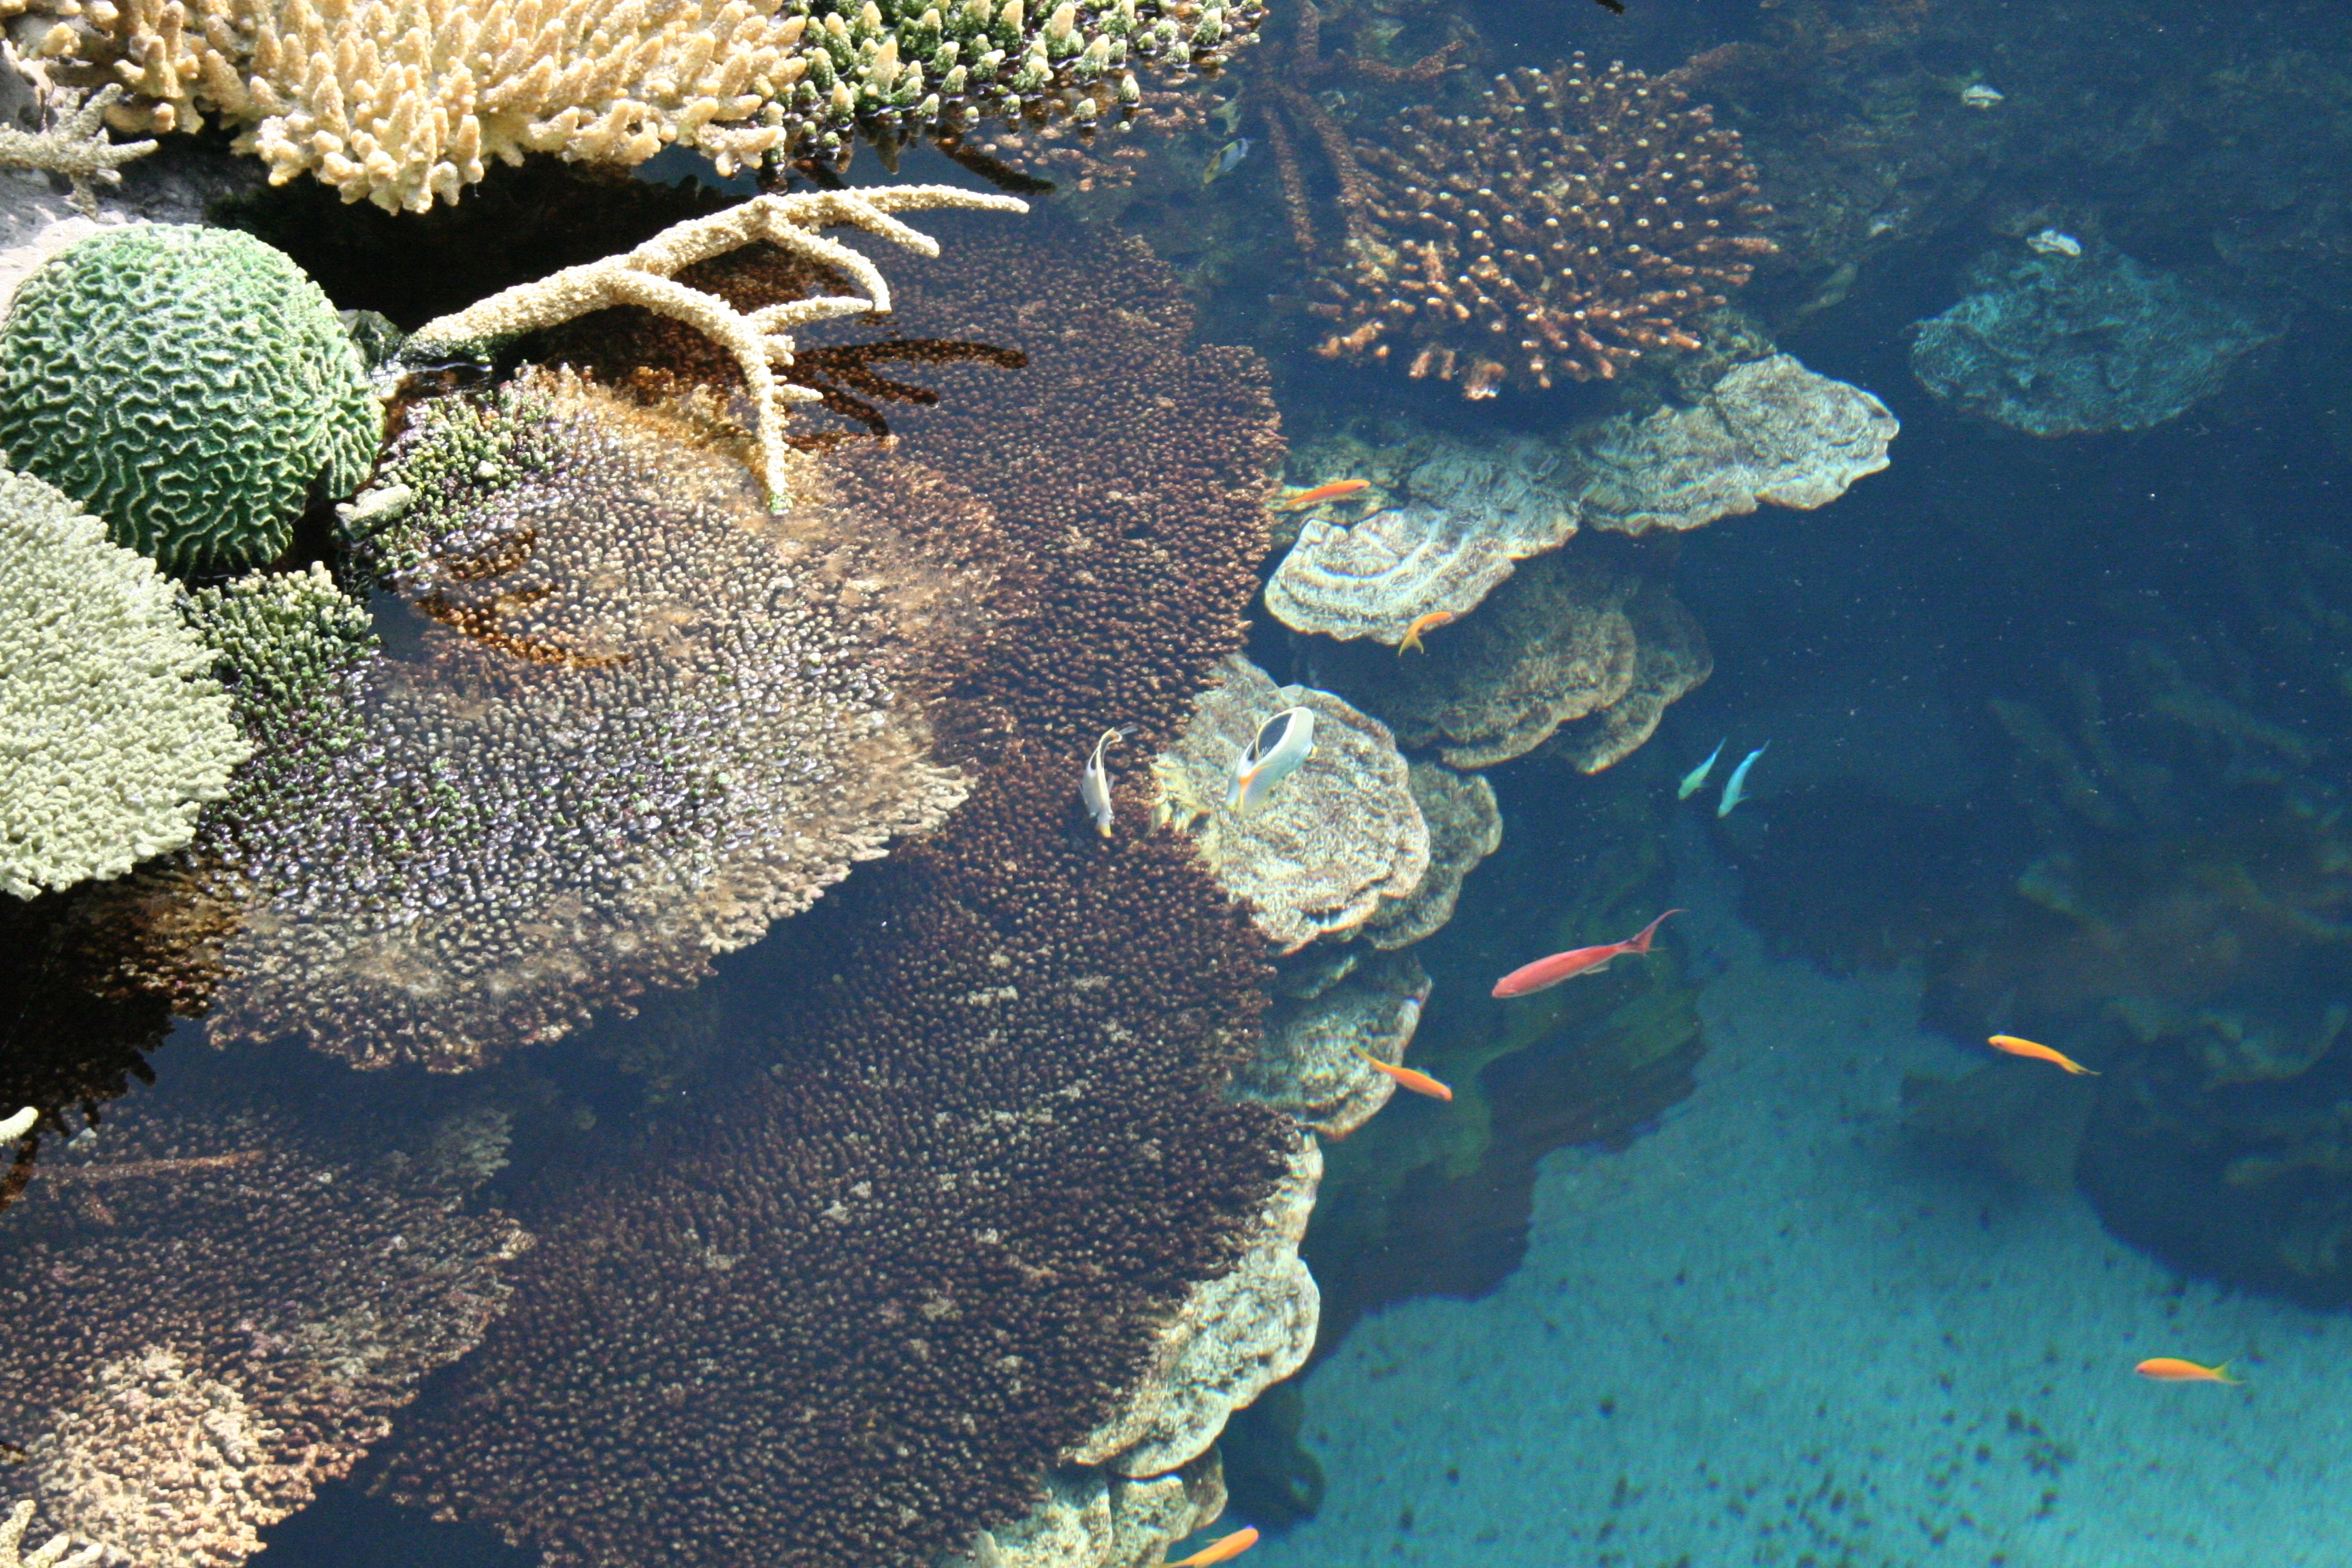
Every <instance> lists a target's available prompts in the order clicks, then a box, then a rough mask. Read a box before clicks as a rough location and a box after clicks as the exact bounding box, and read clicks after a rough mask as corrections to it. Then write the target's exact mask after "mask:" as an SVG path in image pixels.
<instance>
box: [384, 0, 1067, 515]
mask: <svg viewBox="0 0 2352 1568" xmlns="http://www.w3.org/2000/svg"><path fill="white" fill-rule="evenodd" d="M1010 3H1011V4H1013V5H1018V4H1019V0H1010ZM941 207H966V208H980V209H984V210H987V211H992V212H1011V213H1025V212H1027V211H1028V210H1029V206H1028V204H1027V203H1025V202H1022V201H1018V200H1016V199H1014V198H1013V197H1011V196H1000V195H991V194H989V193H986V192H981V191H961V190H957V189H955V188H954V187H953V186H950V185H898V186H892V187H877V188H873V189H868V190H862V191H815V192H809V193H804V194H803V195H789V196H787V195H768V196H756V197H754V198H752V199H751V200H750V201H748V202H744V203H741V204H740V205H736V206H732V207H730V208H728V209H727V210H726V211H724V212H721V213H715V214H713V215H712V216H709V217H705V218H690V219H688V220H687V221H686V222H684V223H681V224H677V225H675V226H672V227H669V228H667V229H664V230H663V231H662V232H661V233H660V234H658V235H656V236H655V237H653V238H652V239H649V240H647V241H646V243H645V244H643V245H640V246H638V247H635V249H633V250H630V251H627V252H625V253H624V254H622V255H619V256H614V257H608V258H605V259H604V260H602V261H594V262H590V263H588V264H587V265H585V266H582V267H567V268H564V269H563V270H562V271H561V272H556V273H552V274H551V275H549V276H548V277H545V278H542V279H539V280H538V281H537V282H534V283H525V284H522V285H520V286H519V287H516V288H513V289H506V290H504V291H503V292H500V293H498V294H493V295H491V296H490V297H489V298H488V299H487V300H481V301H479V302H478V303H476V304H473V305H470V306H467V308H466V309H465V310H459V311H457V312H456V313H455V314H452V315H447V316H441V317H436V319H435V320H433V321H427V322H426V323H425V325H424V326H422V327H419V328H418V329H417V330H416V331H415V332H414V333H413V334H411V335H410V337H409V338H408V339H407V341H406V342H404V343H403V344H402V345H401V354H402V357H403V358H404V359H405V360H406V361H407V362H409V363H429V362H430V361H432V360H434V359H436V358H439V357H443V356H446V355H452V354H467V353H480V352H482V351H484V350H486V349H488V348H491V347H493V346H495V345H497V344H499V343H501V342H506V341H508V340H510V339H513V338H517V337H520V336H521V335H522V334H523V333H525V332H530V331H539V330H541V329H542V328H547V327H552V326H556V325H559V324H560V323H562V322H565V321H572V320H574V319H576V318H578V317H581V316H584V315H587V314H589V313H590V312H591V311H594V310H604V309H607V308H609V307H611V306H614V305H635V306H636V307H638V308H639V309H641V310H651V311H653V312H655V313H656V314H657V315H663V316H667V317H670V318H672V319H674V320H677V321H684V322H685V323H687V324H688V326H691V327H693V328H695V329H697V330H698V331H701V332H703V333H705V334H707V335H708V336H709V337H710V338H711V339H712V340H713V341H715V342H719V343H720V344H722V345H724V346H725V347H726V349H727V350H728V352H729V353H731V354H733V355H734V358H735V365H736V370H737V372H738V373H739V374H740V375H741V376H742V378H743V384H744V386H745V388H746V390H748V391H749V392H750V394H751V405H752V410H753V415H754V421H753V433H754V435H755V436H756V437H757V438H758V441H759V455H758V458H757V459H756V464H755V467H756V469H757V471H758V473H759V475H760V478H761V480H762V481H763V482H764V483H765V484H766V485H767V487H768V493H769V497H770V499H771V500H776V499H777V498H780V497H782V494H783V474H784V466H785V458H784V436H783V416H782V409H781V408H779V407H778V405H779V404H780V403H814V402H818V401H820V400H821V398H822V394H820V393H818V392H816V391H814V389H812V388H809V387H805V386H801V385H797V384H794V383H792V382H788V381H779V380H778V379H777V377H776V375H775V367H779V366H782V367H790V366H791V364H792V363H793V336H792V331H791V330H792V329H793V328H794V327H798V326H803V325H805V324H808V323H810V322H814V321H829V320H832V319H834V318H836V317H840V316H855V315H864V314H868V313H871V314H875V315H887V314H889V312H890V285H889V283H888V281H887V279H884V277H883V276H882V272H881V269H880V268H877V267H876V266H875V265H874V263H873V262H872V261H870V260H868V259H867V258H866V257H865V256H863V255H861V254H860V253H859V252H857V251H856V250H853V249H851V248H850V247H848V246H846V245H843V244H841V243H840V242H839V241H837V240H831V239H827V238H825V237H824V236H823V235H821V234H819V233H817V232H816V231H817V230H819V229H821V228H825V227H829V226H835V225H848V226H854V227H856V228H860V229H863V230H865V231H866V233H868V234H874V235H879V236H881V237H884V238H886V239H888V240H891V241H893V242H895V243H896V244H898V245H900V246H903V247H906V248H907V249H908V250H911V251H913V252H914V253H915V254H916V255H918V256H937V255H938V254H939V248H940V247H939V243H938V241H936V240H934V239H932V238H931V237H929V235H925V234H919V233H918V232H916V231H915V230H914V229H911V228H909V227H908V226H906V225H905V224H903V223H900V222H899V221H898V219H897V218H896V217H894V216H891V215H892V214H893V213H898V212H923V211H929V210H933V209H937V208H941ZM759 240H764V241H765V242H766V243H768V244H769V245H772V246H775V247H780V248H782V249H783V250H785V251H787V252H789V253H790V254H792V255H793V256H796V257H798V258H802V259H803V260H805V261H808V262H811V263H814V265H815V266H817V267H819V268H824V269H826V271H827V272H828V273H829V274H837V275H840V276H845V277H846V278H847V279H850V280H851V281H852V282H853V283H854V284H855V285H856V287H857V288H858V289H862V290H864V292H863V294H862V296H861V295H847V296H843V295H820V296H818V297H816V298H814V299H802V300H783V301H779V302H777V303H775V304H772V305H766V306H762V307H761V308H760V309H758V310H752V311H749V312H746V311H742V310H737V309H735V307H733V306H732V305H730V304H729V303H728V302H727V301H726V300H723V299H721V298H719V296H717V295H715V294H711V293H709V292H708V291H706V290H704V289H695V288H690V287H688V285H686V284H683V283H680V282H678V281H677V277H676V275H677V273H678V272H679V271H681V270H682V269H684V268H688V267H691V266H693V265H694V264H695V263H697V262H702V261H709V260H710V259H712V258H715V257H719V256H723V255H725V254H727V253H728V252H729V251H731V250H736V249H738V248H740V247H744V246H747V245H750V244H751V243H752V242H754V241H759Z"/></svg>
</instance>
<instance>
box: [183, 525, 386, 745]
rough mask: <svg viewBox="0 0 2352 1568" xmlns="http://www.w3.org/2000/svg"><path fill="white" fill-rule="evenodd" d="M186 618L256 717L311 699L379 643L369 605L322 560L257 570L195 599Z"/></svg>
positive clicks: (240, 705)
mask: <svg viewBox="0 0 2352 1568" xmlns="http://www.w3.org/2000/svg"><path fill="white" fill-rule="evenodd" d="M188 619H189V621H190V623H191V624H193V625H194V626H195V628H196V631H197V634H198V635H199V636H201V637H203V638H204V639H205V642H207V643H209V644H211V645H212V647H213V648H214V650H215V652H217V653H218V654H219V655H220V657H221V663H222V665H223V667H224V668H223V669H222V674H223V676H224V677H225V678H226V679H228V680H229V681H230V682H231V685H232V690H233V691H234V692H235V693H236V697H237V706H238V708H239V709H240V710H243V711H244V712H245V713H246V714H247V721H248V722H250V721H251V719H252V716H253V714H254V713H255V711H256V710H258V709H261V708H264V707H283V706H288V705H291V704H294V703H299V702H302V701H304V700H308V699H310V697H311V696H313V695H314V694H316V693H317V692H319V691H320V690H321V689H324V688H325V687H327V686H328V685H330V684H331V683H332V682H333V681H334V680H335V679H336V678H338V677H339V676H341V674H342V673H343V672H344V671H345V670H347V669H349V668H352V666H353V665H355V664H357V663H359V662H360V661H361V660H362V659H363V658H367V657H368V656H369V655H370V654H372V653H373V652H374V651H375V650H376V647H377V640H378V639H377V637H376V635H375V621H374V619H373V617H372V616H369V615H368V612H367V606H366V605H362V604H361V603H360V602H359V601H358V600H357V599H354V598H352V596H351V595H349V594H346V593H344V592H343V591H342V590H341V588H339V587H337V586H335V580H334V578H333V577H332V576H331V575H330V574H328V571H327V569H326V568H325V567H324V566H320V565H317V564H315V563H314V564H313V565H312V566H311V568H310V570H309V571H308V572H255V573H251V574H247V575H246V576H243V577H239V578H238V579H237V580H236V582H234V583H231V584H228V585H227V586H226V587H222V588H205V589H203V590H201V591H200V592H198V593H197V594H195V595H194V597H193V598H192V599H191V601H190V603H189V606H188Z"/></svg>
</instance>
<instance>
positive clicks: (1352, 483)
mask: <svg viewBox="0 0 2352 1568" xmlns="http://www.w3.org/2000/svg"><path fill="white" fill-rule="evenodd" d="M1371 486H1372V481H1371V480H1370V479H1333V480H1332V481H1331V482H1330V483H1329V484H1328V485H1317V486H1316V487H1315V488H1314V489H1311V490H1300V491H1299V492H1298V493H1297V495H1290V496H1285V497H1283V498H1282V499H1281V500H1278V501H1276V502H1275V503H1274V510H1276V511H1297V510H1298V509H1299V508H1300V507H1305V506H1313V505H1314V504H1315V503H1316V502H1317V501H1319V500H1339V498H1340V497H1342V496H1351V495H1354V494H1355V493H1356V492H1357V491H1358V490H1363V489H1371Z"/></svg>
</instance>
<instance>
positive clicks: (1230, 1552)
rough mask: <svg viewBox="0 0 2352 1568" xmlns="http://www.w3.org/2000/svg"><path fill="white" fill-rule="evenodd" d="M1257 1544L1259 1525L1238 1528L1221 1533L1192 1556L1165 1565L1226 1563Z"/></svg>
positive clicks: (1202, 1567) (1194, 1567)
mask: <svg viewBox="0 0 2352 1568" xmlns="http://www.w3.org/2000/svg"><path fill="white" fill-rule="evenodd" d="M1256 1544H1257V1527H1256V1526H1255V1525H1252V1526H1251V1527H1250V1528H1249V1529H1247V1530H1236V1531H1234V1532H1233V1533H1232V1534H1231V1535H1220V1536H1219V1537H1217V1539H1215V1540H1214V1541H1212V1542H1209V1544H1207V1545H1206V1546H1203V1547H1202V1548H1201V1550H1200V1551H1198V1552H1194V1553H1192V1556H1190V1557H1186V1558H1183V1559H1181V1561H1178V1562H1175V1563H1167V1564H1165V1565H1164V1568H1209V1565H1210V1564H1211V1563H1225V1562H1230V1561H1231V1560H1232V1559H1234V1558H1236V1557H1239V1556H1240V1555H1241V1554H1242V1553H1243V1552H1247V1551H1248V1550H1249V1549H1250V1548H1251V1547H1253V1546H1255V1545H1256Z"/></svg>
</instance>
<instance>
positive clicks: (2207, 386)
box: [1911, 242, 2278, 437]
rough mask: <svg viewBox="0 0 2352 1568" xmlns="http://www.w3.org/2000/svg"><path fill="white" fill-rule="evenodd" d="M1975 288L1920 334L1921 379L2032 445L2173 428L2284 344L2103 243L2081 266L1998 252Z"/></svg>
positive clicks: (2071, 260) (2072, 260)
mask: <svg viewBox="0 0 2352 1568" xmlns="http://www.w3.org/2000/svg"><path fill="white" fill-rule="evenodd" d="M1966 287H1967V289H1968V293H1967V295H1966V296H1965V297H1964V298H1963V299H1962V300H1960V301H1959V302H1958V304H1956V305H1954V306H1953V307H1952V308H1951V309H1950V310H1946V311H1945V312H1944V313H1943V314H1941V315H1939V316H1934V317H1930V318H1929V319H1928V320H1927V321H1921V322H1919V323H1918V324H1917V325H1916V328H1915V329H1914V330H1915V331H1916V336H1915V337H1914V338H1913V340H1912V343H1911V369H1912V372H1913V374H1916V375H1917V376H1918V378H1919V383H1920V384H1921V385H1923V386H1925V387H1926V388H1927V390H1928V391H1930V392H1932V393H1934V394H1935V395H1937V396H1938V397H1940V398H1943V399H1944V400H1946V401H1947V402H1948V403H1951V404H1953V405H1956V406H1958V407H1959V408H1960V409H1962V410H1964V411H1966V412H1968V413H1970V414H1974V415H1976V416H1979V417H1980V418H1984V419H1990V420H1991V421H1992V422H1993V423H1994V424H1996V425H2003V426H2008V427H2009V428H2011V429H2012V430H2021V431H2024V432H2025V433H2026V434H2027V435H2030V436H2045V437H2046V436H2076V435H2088V434H2095V433H2097V432H2101V431H2110V430H2144V429H2147V427H2148V426H2152V425H2160V424H2162V423H2164V421H2166V420H2168V419H2170V418H2173V417H2174V416H2177V415H2179V414H2180V413H2181V412H2182V411H2183V410H2184V409H2186V408H2188V407H2189V405H2191V404H2194V403H2196V402H2198V401H2199V400H2200V399H2201V398H2206V397H2210V396H2211V395H2213V394H2214V393H2216V392H2218V391H2220V390H2221V386H2222V384H2223V382H2224V381H2225V379H2226V378H2227V376H2228V375H2229V373H2230V368H2231V365H2233V364H2234V363H2236V362H2237V361H2238V360H2240V359H2242V358H2243V357H2244V356H2245V355H2246V354H2247V353H2251V352H2252V351H2253V350H2254V349H2256V348H2259V347H2261V346H2262V345H2263V343H2266V342H2270V341H2272V340H2273V338H2275V337H2276V336H2277V335H2278V333H2277V331H2276V330H2275V329H2273V328H2270V327H2267V326H2265V325H2264V324H2263V323H2262V322H2260V321H2257V320H2256V319H2255V318H2254V316H2253V314H2252V312H2251V311H2249V310H2244V309H2242V308H2240V307H2238V306H2236V305H2233V304H2232V303H2231V302H2230V301H2229V300H2224V299H2221V298H2217V297H2215V296H2213V295H2211V294H2210V293H2206V292H2200V290H2197V289H2191V288H2190V287H2189V285H2188V284H2187V283H2186V282H2184V281H2182V280H2181V279H2179V278H2177V277H2175V276H2173V275H2172V274H2171V273H2168V272H2159V271H2157V270H2155V269H2153V268H2147V267H2144V266H2142V265H2141V264H2140V263H2138V262H2137V261H2135V260H2133V259H2132V258H2130V257H2128V256H2126V255H2125V254H2124V253H2123V252H2121V251H2119V250H2116V248H2115V247H2112V246H2110V245H2106V244H2105V243H2103V242H2094V243H2093V244H2092V245H2091V246H2090V247H2087V248H2086V250H2085V251H2084V254H2083V255H2082V256H2081V257H2079V258H2076V257H2066V256H2039V255H2027V256H2021V257H2011V256H2007V255H2003V254H2001V253H2000V252H1993V253H1990V254H1988V255H1986V256H1984V257H1982V258H1979V260H1978V262H1977V263H1976V265H1975V266H1974V267H1972V268H1970V269H1969V274H1968V278H1967V280H1966Z"/></svg>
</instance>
